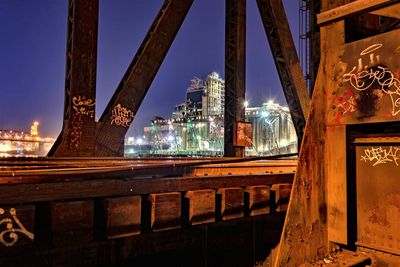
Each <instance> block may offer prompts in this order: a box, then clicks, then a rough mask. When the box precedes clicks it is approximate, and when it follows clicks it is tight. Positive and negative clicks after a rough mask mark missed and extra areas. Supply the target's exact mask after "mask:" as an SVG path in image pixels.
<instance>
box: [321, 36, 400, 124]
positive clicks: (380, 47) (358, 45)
mask: <svg viewBox="0 0 400 267" xmlns="http://www.w3.org/2000/svg"><path fill="white" fill-rule="evenodd" d="M399 36H400V30H395V31H391V32H388V33H384V34H381V35H377V36H374V37H370V38H367V39H363V40H360V41H356V42H353V43H349V44H346V45H345V51H344V55H343V57H342V60H341V61H340V62H339V63H338V64H339V72H338V73H337V74H336V76H337V85H336V87H334V88H328V105H327V109H328V124H330V125H338V124H358V123H371V122H380V121H397V120H399V119H400V80H399V79H400V61H399V60H398V58H399V55H400V38H399Z"/></svg>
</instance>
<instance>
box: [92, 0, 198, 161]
mask: <svg viewBox="0 0 400 267" xmlns="http://www.w3.org/2000/svg"><path fill="white" fill-rule="evenodd" d="M192 3H193V0H165V2H164V4H163V6H162V7H161V10H160V11H159V13H158V15H157V17H156V18H155V20H154V22H153V24H152V25H151V27H150V29H149V31H148V33H147V35H146V37H145V38H144V40H143V42H142V44H141V46H140V47H139V49H138V51H137V53H136V55H135V57H134V58H133V60H132V62H131V64H130V65H129V67H128V69H127V70H126V72H125V75H124V76H123V78H122V80H121V82H120V83H119V85H118V88H117V89H116V91H115V93H114V95H113V96H112V98H111V100H110V102H109V103H108V105H107V107H106V109H105V110H104V113H103V114H102V116H101V118H100V120H99V122H98V124H97V130H96V145H95V146H96V148H95V155H96V156H123V155H124V138H125V134H126V132H127V131H128V129H129V126H130V124H131V123H132V121H133V119H134V117H135V115H136V112H137V110H138V109H139V107H140V104H141V103H142V101H143V99H144V97H145V95H146V93H147V91H148V89H149V87H150V85H151V83H152V82H153V79H154V77H155V76H156V74H157V71H158V69H159V68H160V66H161V64H162V62H163V60H164V58H165V56H166V54H167V52H168V50H169V48H170V46H171V44H172V42H173V40H174V38H175V36H176V34H177V32H178V30H179V28H180V26H181V25H182V22H183V20H184V19H185V17H186V14H187V12H188V11H189V9H190V7H191V5H192Z"/></svg>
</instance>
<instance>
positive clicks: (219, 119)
mask: <svg viewBox="0 0 400 267" xmlns="http://www.w3.org/2000/svg"><path fill="white" fill-rule="evenodd" d="M224 92H225V87H224V81H223V80H222V79H221V78H220V76H219V75H218V73H216V72H213V73H212V74H210V75H208V76H207V79H206V80H205V82H203V81H202V80H201V79H200V78H197V77H195V78H194V79H193V80H192V81H191V85H190V86H189V88H188V89H187V93H186V100H185V102H183V103H181V104H178V105H176V106H175V109H174V112H173V113H172V116H171V118H170V119H164V118H161V117H154V118H153V120H152V122H151V126H148V127H145V128H144V136H143V137H141V138H137V139H136V140H135V139H134V138H132V137H130V138H128V139H127V140H126V142H125V155H127V156H129V155H137V154H144V155H149V154H154V155H202V156H222V155H223V148H224V143H223V142H224V117H223V114H224ZM246 121H248V122H251V123H252V125H253V146H251V147H247V148H246V154H247V155H253V156H262V155H276V154H285V153H295V152H297V135H296V131H295V128H294V126H293V122H292V119H291V117H290V113H289V109H288V108H287V107H283V106H280V105H279V104H277V103H274V102H273V101H271V100H270V101H268V102H267V103H264V104H263V105H262V106H261V107H248V103H247V104H246Z"/></svg>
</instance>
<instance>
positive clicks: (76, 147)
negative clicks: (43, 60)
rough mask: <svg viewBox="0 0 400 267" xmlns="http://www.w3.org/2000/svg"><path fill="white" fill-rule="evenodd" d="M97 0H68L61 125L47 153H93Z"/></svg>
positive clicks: (82, 154)
mask: <svg viewBox="0 0 400 267" xmlns="http://www.w3.org/2000/svg"><path fill="white" fill-rule="evenodd" d="M98 11H99V1H98V0H70V1H68V28H67V53H66V66H65V100H64V102H65V103H64V121H63V129H62V132H61V134H60V136H59V137H58V138H57V141H56V142H55V144H54V145H53V147H52V149H51V150H50V152H49V156H57V157H65V156H75V157H80V156H86V157H87V156H94V142H95V140H94V137H95V131H96V122H95V102H96V101H95V100H96V64H97V28H98V17H99V14H98V13H99V12H98Z"/></svg>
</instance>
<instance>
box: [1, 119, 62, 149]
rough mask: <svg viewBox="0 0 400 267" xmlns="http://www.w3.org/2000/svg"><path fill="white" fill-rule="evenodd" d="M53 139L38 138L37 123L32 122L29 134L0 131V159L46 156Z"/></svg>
mask: <svg viewBox="0 0 400 267" xmlns="http://www.w3.org/2000/svg"><path fill="white" fill-rule="evenodd" d="M54 141H55V140H54V138H51V137H46V138H43V137H40V136H39V122H37V121H35V122H33V124H32V126H31V131H30V133H27V132H23V131H16V130H1V129H0V157H13V156H14V157H15V156H24V157H26V156H33V157H39V156H46V154H47V152H48V151H49V150H50V148H51V146H52V145H53V143H54Z"/></svg>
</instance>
